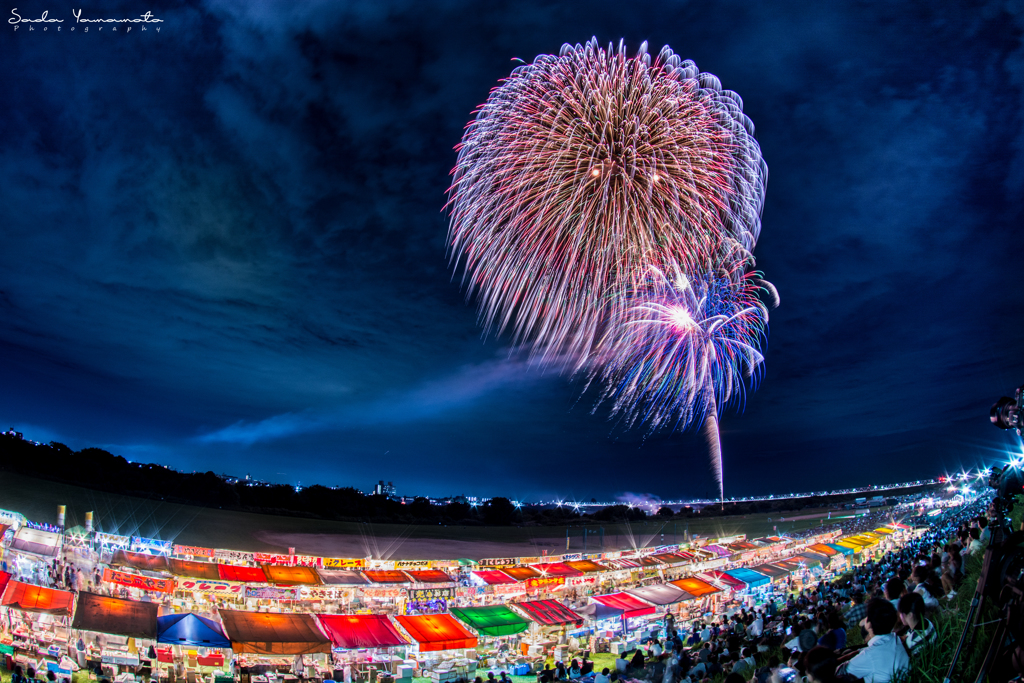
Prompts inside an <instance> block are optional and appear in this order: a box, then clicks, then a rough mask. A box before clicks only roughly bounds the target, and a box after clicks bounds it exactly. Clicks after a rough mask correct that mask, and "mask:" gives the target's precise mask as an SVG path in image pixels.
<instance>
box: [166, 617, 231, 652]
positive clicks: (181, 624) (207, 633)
mask: <svg viewBox="0 0 1024 683" xmlns="http://www.w3.org/2000/svg"><path fill="white" fill-rule="evenodd" d="M156 642H158V643H172V644H174V645H191V646H195V647H222V648H230V647H231V641H230V640H228V637H227V636H225V635H224V631H223V630H222V629H221V627H220V626H219V625H218V624H217V622H215V621H212V620H211V619H207V618H206V617H201V616H199V615H197V614H192V613H191V612H189V613H187V614H169V615H167V616H166V617H157V620H156Z"/></svg>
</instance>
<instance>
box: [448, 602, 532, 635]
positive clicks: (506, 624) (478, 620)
mask: <svg viewBox="0 0 1024 683" xmlns="http://www.w3.org/2000/svg"><path fill="white" fill-rule="evenodd" d="M452 616H454V617H455V618H456V619H458V620H459V621H463V622H465V623H467V624H469V625H470V626H472V627H473V628H475V629H476V630H477V631H479V632H480V633H485V634H487V635H489V636H510V635H513V634H515V633H520V632H522V631H525V630H526V629H527V628H529V626H530V622H529V621H527V620H526V619H523V618H522V617H521V616H519V615H518V614H516V613H515V612H513V611H512V610H510V609H509V608H508V607H505V606H504V605H492V606H491V607H454V608H452Z"/></svg>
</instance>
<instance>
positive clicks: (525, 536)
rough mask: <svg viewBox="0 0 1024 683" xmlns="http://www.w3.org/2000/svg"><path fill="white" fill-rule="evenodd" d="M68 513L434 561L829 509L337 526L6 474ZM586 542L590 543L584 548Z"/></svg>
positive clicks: (676, 538) (638, 540)
mask: <svg viewBox="0 0 1024 683" xmlns="http://www.w3.org/2000/svg"><path fill="white" fill-rule="evenodd" d="M58 505H66V506H67V525H68V526H73V525H75V524H81V523H82V520H83V519H84V513H85V512H86V511H89V510H92V511H94V512H95V515H96V527H97V529H98V530H100V531H106V532H110V533H118V534H122V535H139V536H146V537H150V538H161V539H165V540H174V541H175V542H177V543H182V544H185V545H198V546H205V547H213V548H231V549H234V550H244V551H260V552H287V549H288V548H289V547H294V548H295V549H296V552H297V553H299V554H308V555H321V556H327V557H330V556H334V557H366V556H374V557H385V558H390V559H430V558H457V557H467V558H471V559H480V558H483V557H510V556H535V555H541V554H542V551H547V552H548V553H550V554H559V553H564V552H567V550H568V551H572V552H576V551H582V550H587V551H589V552H598V551H600V550H601V549H602V546H601V540H600V539H601V533H600V529H601V527H603V530H604V533H603V540H604V545H603V549H604V550H619V549H628V548H633V547H647V546H651V545H662V544H673V543H677V542H681V541H684V540H685V539H686V537H687V533H688V534H689V535H691V536H692V535H701V536H704V537H709V536H711V537H719V536H728V535H733V534H741V533H745V534H747V535H748V536H750V537H756V536H764V535H769V534H772V533H792V532H796V531H803V530H806V529H811V528H815V527H818V526H820V525H821V523H822V521H823V518H825V517H826V515H827V511H826V510H803V511H800V512H799V513H795V515H794V516H795V517H798V518H795V519H794V518H790V517H785V516H783V517H781V518H780V517H779V516H778V515H775V516H773V515H767V514H759V515H737V516H730V517H722V518H715V519H707V520H690V521H687V520H676V521H673V520H669V521H660V520H653V519H652V520H650V521H646V522H636V523H632V524H595V523H590V524H588V529H589V533H586V534H585V532H584V529H583V528H582V526H581V525H576V526H572V527H569V528H566V527H564V526H559V527H536V526H530V527H516V526H508V527H484V526H454V525H453V526H443V525H435V526H431V525H402V524H369V523H355V522H335V521H326V520H318V519H306V518H301V517H288V516H274V515H261V514H253V513H247V512H239V511H235V510H218V509H214V508H204V507H195V506H188V505H178V504H175V503H167V502H164V501H160V500H147V499H144V498H135V497H130V496H122V495H118V494H112V493H106V492H102V491H94V490H90V489H85V488H81V487H77V486H70V485H67V484H60V483H55V482H51V481H45V480H40V479H33V478H30V477H25V476H21V475H14V474H9V473H2V475H0V508H4V509H7V510H13V511H15V512H20V513H22V514H24V515H25V516H27V517H28V518H29V519H32V520H33V521H38V522H50V523H53V522H54V521H56V514H57V506H58ZM585 539H586V540H585Z"/></svg>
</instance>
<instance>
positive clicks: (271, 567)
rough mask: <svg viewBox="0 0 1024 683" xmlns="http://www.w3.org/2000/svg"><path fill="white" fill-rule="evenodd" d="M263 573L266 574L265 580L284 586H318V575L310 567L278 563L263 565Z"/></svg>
mask: <svg viewBox="0 0 1024 683" xmlns="http://www.w3.org/2000/svg"><path fill="white" fill-rule="evenodd" d="M263 573H264V574H266V575H267V581H269V582H270V583H278V584H281V585H284V586H294V585H303V586H318V585H320V576H319V575H318V574H317V573H316V570H315V569H313V568H312V567H288V566H285V565H280V564H265V565H263Z"/></svg>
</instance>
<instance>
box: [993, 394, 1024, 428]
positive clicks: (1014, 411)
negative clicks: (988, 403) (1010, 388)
mask: <svg viewBox="0 0 1024 683" xmlns="http://www.w3.org/2000/svg"><path fill="white" fill-rule="evenodd" d="M1022 394H1024V385H1021V386H1019V387H1017V391H1015V392H1014V398H1010V397H1009V396H1003V397H1002V398H1000V399H999V400H998V401H996V402H995V405H993V406H992V410H990V411H989V414H988V419H990V420H992V424H994V425H995V426H996V427H999V428H1000V429H1015V430H1017V436H1022V434H1021V432H1022V431H1024V423H1022V419H1021V412H1022V411H1021V395H1022Z"/></svg>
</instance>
